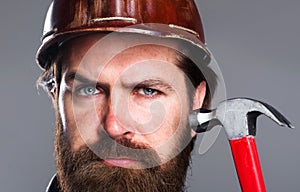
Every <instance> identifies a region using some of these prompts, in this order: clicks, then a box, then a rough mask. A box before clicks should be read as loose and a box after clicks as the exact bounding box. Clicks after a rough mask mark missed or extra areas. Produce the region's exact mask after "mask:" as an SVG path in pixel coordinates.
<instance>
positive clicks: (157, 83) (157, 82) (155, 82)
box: [65, 72, 174, 91]
mask: <svg viewBox="0 0 300 192" xmlns="http://www.w3.org/2000/svg"><path fill="white" fill-rule="evenodd" d="M74 80H76V81H79V82H81V83H83V84H89V85H95V86H96V87H102V88H103V89H106V88H107V89H108V87H109V85H107V84H106V83H100V82H97V81H93V80H90V79H88V78H87V77H84V76H83V75H81V74H79V73H78V72H70V73H68V74H67V75H66V77H65V81H66V84H67V85H70V84H71V83H72V82H73V81H74ZM122 86H123V87H125V88H130V89H134V88H143V87H150V88H151V87H153V88H162V89H165V90H169V91H174V88H173V87H172V86H171V85H170V84H169V83H167V82H164V81H163V80H161V79H146V80H143V81H141V82H130V83H125V82H122Z"/></svg>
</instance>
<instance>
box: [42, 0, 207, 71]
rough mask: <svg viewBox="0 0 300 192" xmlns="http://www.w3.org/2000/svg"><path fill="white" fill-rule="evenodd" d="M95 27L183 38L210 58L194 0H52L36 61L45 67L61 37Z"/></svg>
mask: <svg viewBox="0 0 300 192" xmlns="http://www.w3.org/2000/svg"><path fill="white" fill-rule="evenodd" d="M157 24H159V25H157ZM97 31H99V32H113V31H117V32H129V33H140V34H145V35H151V36H157V37H162V38H176V39H182V40H186V41H188V42H190V43H192V44H194V45H196V46H197V47H198V48H200V51H202V54H203V55H205V58H206V60H207V59H208V60H209V59H210V55H209V52H208V51H207V50H206V47H205V40H204V32H203V27H202V22H201V19H200V15H199V12H198V10H197V7H196V5H195V3H194V1H193V0H93V1H91V0H53V2H52V3H51V5H50V7H49V10H48V13H47V16H46V20H45V25H44V32H43V37H42V45H41V46H40V48H39V50H38V52H37V55H36V61H37V63H38V64H39V66H40V67H41V68H42V69H46V68H48V67H49V65H50V64H51V61H52V59H53V57H54V56H55V54H56V52H57V50H58V47H59V46H60V45H61V44H62V43H63V42H64V41H66V40H68V39H70V38H72V37H75V36H78V35H83V34H86V33H90V32H97Z"/></svg>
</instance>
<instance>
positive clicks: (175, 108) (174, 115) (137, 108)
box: [128, 98, 186, 147]
mask: <svg viewBox="0 0 300 192" xmlns="http://www.w3.org/2000/svg"><path fill="white" fill-rule="evenodd" d="M128 108H129V113H130V115H131V118H132V119H133V120H134V121H135V122H136V123H137V125H138V126H137V131H138V133H139V134H141V135H142V137H144V138H145V139H146V140H147V141H148V142H149V144H150V146H152V147H157V146H160V145H164V143H165V142H167V141H168V140H169V139H170V138H172V137H173V136H175V134H177V132H178V130H179V129H182V126H181V124H182V118H183V116H184V114H186V112H184V111H183V110H182V105H181V103H180V102H179V100H178V99H177V98H166V99H158V100H155V101H151V102H149V101H144V102H142V101H139V102H134V101H131V102H129V107H128ZM178 133H179V132H178Z"/></svg>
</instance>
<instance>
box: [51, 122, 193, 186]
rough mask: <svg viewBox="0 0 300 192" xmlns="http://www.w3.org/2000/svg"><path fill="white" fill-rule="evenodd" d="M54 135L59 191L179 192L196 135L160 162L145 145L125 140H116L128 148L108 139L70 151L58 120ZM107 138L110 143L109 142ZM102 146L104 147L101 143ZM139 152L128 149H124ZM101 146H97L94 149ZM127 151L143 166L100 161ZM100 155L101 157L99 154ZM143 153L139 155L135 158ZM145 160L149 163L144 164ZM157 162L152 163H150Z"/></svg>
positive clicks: (153, 152) (127, 154)
mask: <svg viewBox="0 0 300 192" xmlns="http://www.w3.org/2000/svg"><path fill="white" fill-rule="evenodd" d="M56 130H57V132H56V139H55V155H56V165H57V169H58V180H59V183H60V188H61V191H64V192H100V191H101V192H105V191H109V192H110V191H112V192H119V191H127V192H129V191H130V192H142V191H145V192H158V191H159V192H179V191H184V190H185V188H184V184H185V178H186V172H187V169H188V167H189V162H190V153H191V151H192V149H193V146H194V141H195V138H193V139H192V140H191V141H190V143H189V144H188V145H187V146H186V147H185V148H184V150H183V151H181V152H180V153H179V154H178V155H177V156H176V157H175V158H173V159H171V160H170V161H168V162H166V163H164V164H161V165H159V164H158V163H159V162H158V159H159V158H158V155H157V154H156V152H155V151H154V150H152V149H149V148H148V147H147V146H140V145H136V144H133V143H131V142H130V141H128V140H119V141H118V143H119V144H122V145H124V146H126V147H127V148H122V147H118V146H120V145H116V142H114V143H112V142H111V140H110V139H108V140H107V142H103V140H102V139H101V143H102V144H99V145H100V146H99V145H98V146H92V147H91V146H90V147H91V149H90V148H89V147H87V146H83V147H81V148H80V150H78V151H77V152H72V151H71V147H70V144H69V142H68V139H67V138H66V136H65V134H64V133H63V129H62V124H61V122H60V120H57V127H56ZM109 142H110V143H109ZM101 146H105V147H101ZM128 147H129V148H132V149H146V150H137V151H142V154H141V153H133V152H132V151H130V152H128V151H126V150H127V149H128ZM96 149H100V150H96ZM105 154H109V155H108V156H109V157H110V156H114V155H126V156H127V157H128V156H129V157H130V158H133V159H137V160H138V161H141V162H143V163H145V167H146V168H144V169H128V168H122V167H116V166H106V165H104V164H103V163H102V162H103V160H102V158H103V155H105ZM100 157H101V158H100ZM140 157H142V159H138V158H140ZM147 163H148V164H147ZM155 164H156V165H158V166H155V167H151V165H155Z"/></svg>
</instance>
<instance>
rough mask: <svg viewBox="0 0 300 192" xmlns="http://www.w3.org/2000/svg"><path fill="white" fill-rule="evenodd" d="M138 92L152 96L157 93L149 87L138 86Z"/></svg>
mask: <svg viewBox="0 0 300 192" xmlns="http://www.w3.org/2000/svg"><path fill="white" fill-rule="evenodd" d="M138 92H139V94H142V95H146V96H153V95H156V94H157V93H158V91H157V90H155V89H151V88H140V90H139V91H138Z"/></svg>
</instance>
